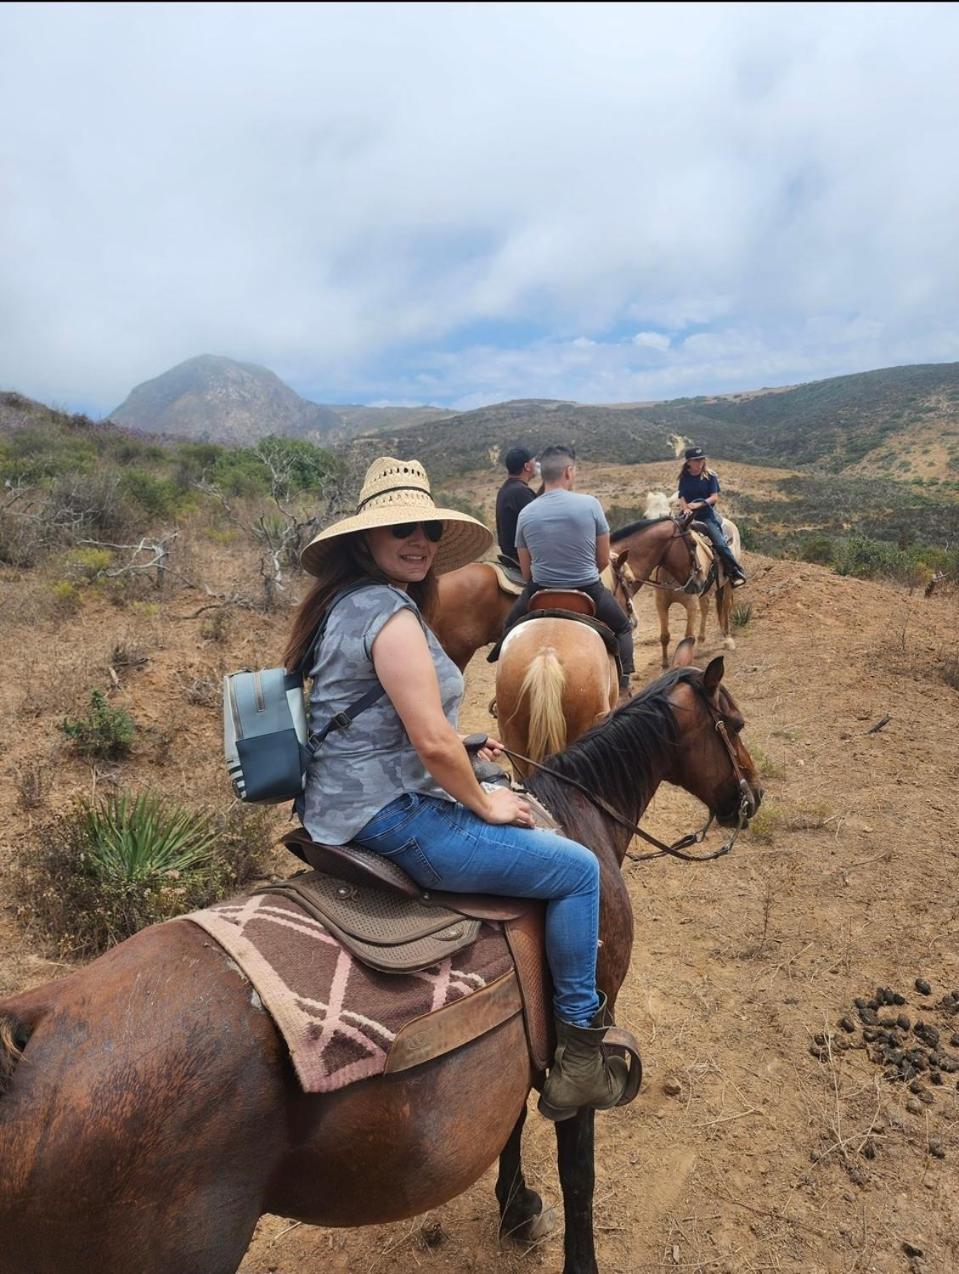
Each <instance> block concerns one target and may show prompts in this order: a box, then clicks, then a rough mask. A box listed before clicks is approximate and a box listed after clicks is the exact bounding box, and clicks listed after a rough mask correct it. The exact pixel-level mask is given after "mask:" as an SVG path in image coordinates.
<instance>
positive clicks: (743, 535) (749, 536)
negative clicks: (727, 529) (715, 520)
mask: <svg viewBox="0 0 959 1274" xmlns="http://www.w3.org/2000/svg"><path fill="white" fill-rule="evenodd" d="M736 526H737V527H738V528H739V542H740V544H741V545H742V547H743V548H744V549H746V550H747V551H748V552H750V553H756V552H761V551H762V543H761V541H760V539H759V536H758V535H757V534H756V532H755V531H754V530H753V528H752V526H750V524H749V523H748V522H737V523H736Z"/></svg>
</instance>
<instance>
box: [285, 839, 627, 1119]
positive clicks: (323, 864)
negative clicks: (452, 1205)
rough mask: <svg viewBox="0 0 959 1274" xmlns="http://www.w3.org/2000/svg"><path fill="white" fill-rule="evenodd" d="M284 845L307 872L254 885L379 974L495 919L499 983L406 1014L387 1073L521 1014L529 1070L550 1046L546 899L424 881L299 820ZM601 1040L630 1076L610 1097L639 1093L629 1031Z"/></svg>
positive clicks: (407, 966) (430, 954)
mask: <svg viewBox="0 0 959 1274" xmlns="http://www.w3.org/2000/svg"><path fill="white" fill-rule="evenodd" d="M282 841H283V844H284V845H286V847H287V848H288V849H289V850H290V851H291V852H292V853H294V854H296V855H297V857H299V858H301V859H303V861H304V862H306V863H308V864H309V865H310V866H311V867H312V868H313V869H314V870H313V871H311V872H304V873H302V874H300V875H299V876H294V877H292V879H291V880H289V881H285V882H283V883H282V884H279V885H273V886H269V887H268V889H266V890H264V891H263V892H281V893H286V894H287V895H288V896H292V897H293V898H294V899H295V900H296V901H297V902H298V903H299V905H300V906H301V907H303V908H304V910H306V911H307V913H308V914H310V915H312V916H313V918H314V919H316V920H318V921H319V922H320V923H321V924H322V925H323V926H324V927H325V928H327V929H328V930H329V931H330V932H331V933H333V935H334V937H336V938H337V939H338V940H339V941H340V942H342V943H343V945H344V946H345V947H346V948H347V950H349V951H350V952H351V953H352V954H353V955H354V956H355V957H356V959H358V960H360V961H362V962H363V963H365V964H369V965H370V966H371V967H372V968H375V969H379V970H380V971H381V972H394V973H408V972H411V971H412V970H415V969H424V968H428V967H429V966H430V965H433V964H436V963H437V962H438V961H440V960H442V959H445V958H446V957H447V956H449V955H451V954H453V953H454V952H455V951H458V950H461V949H462V948H463V947H465V946H467V945H469V943H470V942H472V941H473V940H474V939H475V937H476V933H477V931H478V929H479V926H480V924H481V923H482V922H484V921H485V922H487V923H494V924H499V925H500V926H502V929H503V932H504V935H505V938H506V942H507V945H508V947H509V951H510V954H511V956H512V958H513V966H514V968H513V971H512V972H511V974H508V975H507V976H506V977H505V978H503V979H499V980H498V982H495V983H492V984H490V985H489V986H487V987H484V988H483V990H481V991H477V992H475V993H474V994H473V995H470V996H467V997H466V999H464V1000H461V1001H457V1002H456V1003H455V1004H451V1005H447V1006H446V1007H445V1008H443V1009H439V1010H438V1011H436V1012H434V1013H430V1014H427V1015H426V1016H425V1017H421V1018H417V1019H416V1020H414V1021H413V1022H410V1023H409V1024H408V1025H407V1026H406V1027H404V1028H403V1030H402V1031H401V1032H400V1034H399V1035H398V1036H397V1037H396V1040H395V1041H394V1043H393V1045H392V1047H391V1049H390V1055H389V1059H388V1062H387V1066H386V1070H387V1073H390V1072H395V1071H400V1070H406V1069H408V1068H409V1067H410V1066H417V1065H421V1064H422V1063H424V1062H426V1061H429V1060H431V1059H432V1058H434V1057H439V1056H442V1054H444V1053H446V1052H449V1051H450V1049H451V1048H456V1047H458V1046H459V1045H461V1044H465V1043H468V1042H469V1041H470V1040H473V1039H476V1038H477V1037H478V1036H480V1035H482V1034H484V1033H485V1032H486V1031H489V1030H492V1029H494V1028H495V1027H496V1026H499V1025H501V1024H502V1023H503V1022H506V1021H509V1020H510V1019H511V1018H512V1017H515V1016H516V1015H517V1014H518V1013H520V1012H521V1013H522V1014H523V1022H524V1026H525V1029H526V1041H527V1045H528V1047H529V1054H530V1062H531V1065H532V1069H533V1072H534V1074H539V1075H541V1074H542V1073H543V1072H544V1071H545V1070H546V1068H547V1066H548V1065H549V1063H550V1061H551V1060H552V1056H553V1052H554V1049H555V1047H556V1038H555V1033H554V1028H553V1015H552V984H551V981H550V976H549V969H548V967H547V964H546V948H545V940H544V919H545V904H544V903H542V902H540V901H538V900H535V899H530V898H499V897H493V896H492V895H481V894H451V893H443V892H440V891H433V890H428V889H423V888H421V887H420V886H419V885H417V883H416V882H415V881H414V880H413V879H412V878H411V877H410V876H408V875H407V874H406V872H404V871H403V870H402V868H400V867H398V866H397V865H396V863H393V862H390V860H389V859H387V858H384V857H383V856H382V855H380V854H377V853H374V852H373V851H372V850H368V849H364V848H363V847H362V846H360V845H323V844H319V843H317V842H316V841H313V840H311V839H310V837H309V836H308V834H307V832H306V831H305V829H304V828H297V829H295V830H294V831H291V832H287V834H286V835H285V836H284V837H282ZM604 1047H605V1048H607V1049H608V1051H609V1052H610V1053H615V1054H618V1055H620V1056H623V1057H625V1058H626V1059H627V1062H628V1064H629V1083H628V1084H627V1087H626V1091H625V1092H624V1094H623V1097H622V1099H621V1101H620V1102H619V1104H620V1105H621V1106H625V1105H626V1104H627V1103H629V1102H631V1101H632V1100H633V1099H634V1098H635V1096H636V1094H637V1093H638V1092H639V1086H640V1084H641V1083H642V1076H643V1068H642V1061H641V1059H640V1055H639V1047H638V1045H637V1043H636V1039H635V1038H634V1036H633V1035H632V1034H631V1033H630V1032H629V1031H626V1030H623V1029H621V1028H620V1027H616V1026H612V1027H610V1028H609V1030H608V1031H607V1033H606V1041H605V1045H604Z"/></svg>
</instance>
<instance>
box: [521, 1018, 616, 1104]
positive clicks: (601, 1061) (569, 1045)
mask: <svg viewBox="0 0 959 1274" xmlns="http://www.w3.org/2000/svg"><path fill="white" fill-rule="evenodd" d="M611 1025H612V1023H611V1022H610V1021H609V1020H608V1017H607V1013H606V996H605V995H604V996H603V997H602V1001H601V1003H600V1006H599V1008H598V1009H597V1011H596V1014H595V1016H594V1017H593V1020H592V1022H591V1023H590V1025H589V1026H574V1025H573V1024H572V1022H564V1021H563V1020H562V1018H559V1017H558V1018H556V1041H557V1043H556V1055H555V1057H554V1058H553V1065H552V1067H551V1068H550V1071H549V1074H548V1075H547V1076H546V1083H545V1084H544V1085H543V1094H542V1096H541V1097H540V1099H539V1112H540V1114H541V1115H545V1116H546V1118H547V1119H552V1120H553V1121H554V1122H555V1123H559V1121H560V1120H562V1119H571V1118H572V1117H573V1115H575V1114H576V1112H577V1110H580V1109H581V1108H582V1107H583V1106H591V1107H592V1108H593V1110H609V1109H610V1107H611V1106H615V1105H616V1104H617V1102H618V1101H619V1099H620V1098H621V1097H622V1095H623V1092H624V1091H625V1088H626V1081H627V1078H628V1074H629V1070H628V1067H627V1064H626V1061H625V1060H624V1059H623V1058H622V1057H606V1056H604V1054H603V1047H602V1046H603V1040H604V1039H605V1038H606V1031H607V1030H608V1028H609V1027H610V1026H611Z"/></svg>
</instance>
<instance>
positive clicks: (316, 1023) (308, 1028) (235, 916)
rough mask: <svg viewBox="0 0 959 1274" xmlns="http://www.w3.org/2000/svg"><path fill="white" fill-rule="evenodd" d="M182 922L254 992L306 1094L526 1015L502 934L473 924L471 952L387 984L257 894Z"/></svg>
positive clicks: (324, 934)
mask: <svg viewBox="0 0 959 1274" xmlns="http://www.w3.org/2000/svg"><path fill="white" fill-rule="evenodd" d="M183 918H184V919H186V920H189V921H191V922H192V923H193V924H195V925H198V926H199V927H200V928H201V929H203V930H204V932H205V933H207V934H209V936H210V937H211V938H213V939H214V940H215V941H216V942H217V943H219V945H220V946H221V947H222V948H223V950H224V951H225V952H226V953H227V954H228V955H229V956H230V958H231V959H232V960H234V961H235V963H236V964H237V965H238V966H239V968H240V969H241V971H242V972H243V974H244V975H245V976H246V977H247V978H248V979H249V981H250V982H251V983H252V985H253V987H254V989H255V990H256V992H257V994H258V995H259V997H260V999H261V1001H262V1002H263V1005H264V1008H265V1009H266V1010H267V1012H268V1013H269V1014H270V1015H271V1017H272V1018H273V1021H274V1023H275V1024H276V1027H277V1029H278V1030H279V1031H280V1033H281V1034H282V1036H283V1038H284V1040H285V1041H286V1044H287V1047H288V1048H289V1051H290V1058H291V1060H292V1063H293V1068H294V1070H295V1071H296V1075H297V1077H298V1079H299V1081H300V1085H301V1087H302V1088H303V1090H304V1092H308V1093H328V1092H334V1091H335V1090H336V1089H338V1088H343V1087H345V1086H346V1085H347V1084H352V1083H355V1082H356V1081H357V1080H361V1079H367V1078H369V1077H370V1076H373V1075H381V1074H389V1073H392V1072H395V1071H401V1070H406V1069H408V1068H409V1067H411V1066H416V1065H418V1064H420V1063H421V1062H423V1061H426V1060H429V1059H430V1058H431V1057H435V1056H439V1055H441V1054H442V1053H444V1052H449V1051H450V1050H451V1049H453V1048H457V1047H459V1046H460V1045H462V1044H465V1043H468V1042H469V1040H471V1039H475V1038H477V1037H478V1036H480V1035H482V1034H484V1033H485V1032H486V1031H489V1030H492V1029H494V1027H496V1026H499V1025H500V1024H501V1023H503V1022H506V1021H508V1020H509V1019H510V1018H513V1017H515V1016H516V1015H517V1014H521V1013H522V1012H523V999H522V995H521V993H520V987H519V983H518V980H517V976H516V972H515V969H514V963H513V957H512V955H511V950H510V946H509V945H508V943H507V939H506V935H505V933H504V930H503V928H502V926H501V925H499V924H497V923H487V922H480V923H479V924H478V925H477V926H476V935H475V940H474V941H473V942H472V943H471V944H470V945H469V946H467V947H465V948H463V949H462V950H459V951H456V952H455V953H453V954H450V955H447V956H445V957H444V958H440V959H437V961H436V963H435V964H432V965H429V966H428V967H426V968H423V969H418V970H415V971H410V972H403V973H397V972H392V973H385V972H382V971H380V970H378V969H372V968H369V967H368V966H367V965H365V964H363V963H361V962H360V960H359V959H357V957H356V956H354V955H353V954H352V953H351V952H350V951H348V950H347V948H346V947H345V946H344V945H343V943H342V942H340V941H339V940H338V939H337V938H336V937H335V936H334V935H333V934H332V933H331V932H330V931H329V929H328V927H326V926H325V925H323V924H321V923H320V921H319V920H317V919H316V918H315V915H311V914H310V913H309V911H308V910H307V909H306V907H305V906H304V905H303V903H302V902H301V901H298V900H297V899H296V898H295V897H293V896H291V895H287V894H277V893H271V892H264V893H259V894H253V895H251V896H250V897H246V898H237V899H234V900H232V901H230V902H224V903H219V904H217V905H216V906H213V907H209V908H206V909H205V910H203V911H195V912H192V913H191V914H189V915H188V916H185V917H183Z"/></svg>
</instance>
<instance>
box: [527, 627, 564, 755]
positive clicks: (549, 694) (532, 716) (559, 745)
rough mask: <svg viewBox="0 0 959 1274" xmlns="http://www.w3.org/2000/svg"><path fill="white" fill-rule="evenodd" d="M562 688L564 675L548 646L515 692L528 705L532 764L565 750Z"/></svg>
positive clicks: (553, 652)
mask: <svg viewBox="0 0 959 1274" xmlns="http://www.w3.org/2000/svg"><path fill="white" fill-rule="evenodd" d="M565 689H566V673H565V672H564V671H563V665H562V664H561V663H560V662H559V660H558V659H557V658H556V651H555V650H553V648H552V647H551V646H550V647H548V648H547V649H546V650H543V651H540V653H539V654H538V655H537V656H536V657H535V658H534V660H533V662H532V663H531V664H530V666H529V668H528V670H527V672H526V676H525V677H524V678H523V684H522V685H521V686H520V690H519V697H520V700H522V698H523V696H524V695H526V696H527V702H528V704H529V755H530V757H531V758H532V759H533V760H534V761H542V760H543V758H544V757H547V756H551V755H552V754H553V753H554V752H562V750H563V749H564V748H565V747H566V716H565V714H564V712H563V691H564V690H565Z"/></svg>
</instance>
